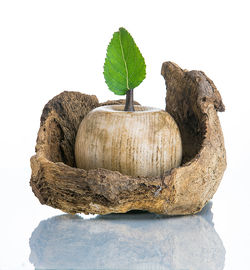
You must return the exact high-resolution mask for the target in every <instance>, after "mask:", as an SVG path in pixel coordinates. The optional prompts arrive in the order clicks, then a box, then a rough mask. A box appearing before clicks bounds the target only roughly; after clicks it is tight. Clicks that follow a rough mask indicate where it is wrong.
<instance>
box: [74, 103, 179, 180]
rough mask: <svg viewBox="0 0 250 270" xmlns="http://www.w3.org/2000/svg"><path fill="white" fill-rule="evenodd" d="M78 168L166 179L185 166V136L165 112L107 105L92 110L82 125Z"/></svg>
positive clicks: (76, 148) (79, 130)
mask: <svg viewBox="0 0 250 270" xmlns="http://www.w3.org/2000/svg"><path fill="white" fill-rule="evenodd" d="M75 159H76V165H77V167H78V168H82V169H86V170H90V169H96V168H105V169H109V170H112V171H119V172H121V173H122V174H127V175H131V176H144V177H154V176H162V175H164V173H165V172H166V171H169V170H170V169H172V168H176V167H178V166H179V165H180V164H181V159H182V145H181V135H180V131H179V128H178V126H177V124H176V123H175V121H174V119H173V118H172V117H171V115H170V114H169V113H167V112H165V111H163V110H161V109H157V108H152V107H145V106H140V105H135V111H134V112H128V111H124V105H107V106H101V107H98V108H96V109H94V110H92V111H91V112H90V113H88V115H87V116H86V117H84V119H83V121H82V122H81V124H80V127H79V129H78V132H77V136H76V143H75Z"/></svg>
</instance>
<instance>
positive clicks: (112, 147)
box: [75, 28, 182, 177]
mask: <svg viewBox="0 0 250 270" xmlns="http://www.w3.org/2000/svg"><path fill="white" fill-rule="evenodd" d="M104 77H105V81H106V83H107V85H108V87H109V89H110V90H111V91H113V92H114V93H115V94H117V95H125V94H126V104H125V106H122V105H109V106H102V107H99V108H96V109H94V110H92V111H91V112H90V113H89V114H88V115H87V116H86V117H85V118H84V119H83V121H82V122H81V124H80V126H79V130H78V132H77V136H76V143H75V159H76V164H77V167H78V168H82V169H86V170H90V169H95V168H106V169H109V170H113V171H119V172H121V173H122V174H126V175H132V176H144V177H154V176H155V177H157V176H162V175H163V174H164V173H165V172H167V171H169V170H170V169H172V168H175V167H178V166H179V165H180V164H181V159H182V143H181V136H180V131H179V128H178V126H177V124H176V123H175V121H174V119H173V118H172V117H171V116H170V114H168V113H167V112H165V111H163V110H160V109H156V108H152V107H144V106H139V105H134V104H133V89H134V88H135V87H137V86H138V85H139V84H140V83H141V82H142V81H143V80H144V79H145V77H146V66H145V61H144V58H143V56H142V55H141V53H140V51H139V49H138V47H137V46H136V44H135V42H134V40H133V38H132V36H131V35H130V34H129V33H128V32H127V30H125V29H124V28H120V29H119V31H118V32H115V33H114V35H113V38H112V40H111V42H110V43H109V46H108V49H107V56H106V60H105V64H104Z"/></svg>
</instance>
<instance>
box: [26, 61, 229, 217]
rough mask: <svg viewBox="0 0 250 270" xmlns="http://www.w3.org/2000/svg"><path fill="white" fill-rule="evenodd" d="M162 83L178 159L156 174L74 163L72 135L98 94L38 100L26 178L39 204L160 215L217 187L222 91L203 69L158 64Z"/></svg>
mask: <svg viewBox="0 0 250 270" xmlns="http://www.w3.org/2000/svg"><path fill="white" fill-rule="evenodd" d="M162 75H163V77H164V78H165V81H166V86H167V97H166V111H167V112H169V113H170V114H171V115H172V116H173V117H174V119H175V120H176V122H177V124H178V126H179V128H180V132H181V136H182V142H183V162H182V165H181V166H180V167H179V168H175V169H172V170H171V171H168V172H166V173H165V175H164V176H163V177H161V178H143V177H132V176H129V175H122V174H121V173H119V172H117V171H109V170H107V169H103V168H98V169H93V170H89V171H86V170H83V169H78V168H76V167H75V159H74V143H75V137H76V133H77V129H78V127H79V124H80V122H81V120H82V119H83V118H84V117H85V116H86V114H87V113H88V112H89V111H90V110H92V109H94V108H96V107H98V106H102V105H108V104H124V102H125V101H124V100H116V101H107V102H105V103H99V102H98V100H97V98H96V96H90V95H84V94H81V93H78V92H63V93H61V94H59V95H58V96H56V97H54V98H53V99H52V100H51V101H49V102H48V104H47V105H46V106H45V107H44V110H43V113H42V116H41V124H40V129H39V132H38V137H37V144H36V155H34V156H33V157H31V168H32V175H31V180H30V185H31V187H32V190H33V192H34V194H35V195H36V196H37V197H38V199H39V200H40V202H41V203H42V204H47V205H49V206H52V207H54V208H59V209H61V210H62V211H64V212H67V213H85V214H88V213H92V214H108V213H125V212H127V211H129V210H134V209H137V210H146V211H149V212H155V213H160V214H166V215H185V214H194V213H196V212H199V211H200V210H201V209H202V208H203V207H204V205H205V204H206V203H207V202H208V201H209V200H210V199H211V198H212V197H213V195H214V193H215V192H216V190H217V188H218V186H219V184H220V181H221V179H222V176H223V173H224V171H225V169H226V152H225V147H224V139H223V134H222V130H221V126H220V122H219V118H218V116H217V111H224V105H223V103H222V100H221V97H220V94H219V92H218V90H217V89H216V87H215V85H214V84H213V82H212V81H211V80H210V79H209V78H208V77H207V76H206V75H205V74H204V73H203V72H201V71H186V70H182V69H181V68H180V67H178V66H177V65H176V64H174V63H172V62H165V63H163V65H162Z"/></svg>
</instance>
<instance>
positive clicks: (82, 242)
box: [30, 203, 225, 270]
mask: <svg viewBox="0 0 250 270" xmlns="http://www.w3.org/2000/svg"><path fill="white" fill-rule="evenodd" d="M210 207H211V204H210V203H209V204H208V205H207V206H206V207H205V208H204V210H203V211H202V212H201V214H198V215H195V216H185V217H174V218H169V217H164V216H159V215H156V214H150V213H136V214H135V213H128V214H120V215H117V214H116V215H115V214H112V215H105V216H97V217H96V218H94V219H87V220H84V219H82V218H81V217H79V216H72V215H61V216H56V217H53V218H50V219H47V220H44V221H41V222H40V224H39V226H38V227H37V228H36V229H35V230H34V232H33V233H32V236H31V238H30V248H31V254H30V262H31V263H33V264H34V266H35V268H36V269H82V270H83V269H86V270H87V269H116V270H117V269H120V270H121V269H122V270H125V269H131V270H138V269H141V270H149V269H152V270H163V269H164V270H183V269H192V270H203V269H204V270H222V269H223V266H224V261H225V249H224V247H223V243H222V241H221V239H220V237H219V235H218V234H217V233H216V231H215V229H214V226H213V222H212V220H211V218H212V213H211V210H210Z"/></svg>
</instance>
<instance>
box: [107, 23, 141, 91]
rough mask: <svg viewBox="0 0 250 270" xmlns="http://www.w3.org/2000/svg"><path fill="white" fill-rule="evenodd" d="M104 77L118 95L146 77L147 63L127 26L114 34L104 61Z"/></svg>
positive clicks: (132, 87)
mask: <svg viewBox="0 0 250 270" xmlns="http://www.w3.org/2000/svg"><path fill="white" fill-rule="evenodd" d="M103 74H104V78H105V81H106V83H107V85H108V87H109V89H110V90H111V91H112V92H114V93H115V94H116V95H125V94H126V93H127V91H128V90H130V89H134V88H135V87H137V86H138V85H139V84H140V83H141V82H142V81H143V80H144V79H145V77H146V65H145V61H144V58H143V56H142V55H141V52H140V51H139V49H138V47H137V45H136V44H135V42H134V40H133V38H132V36H131V35H130V34H129V32H128V31H127V30H126V29H125V28H120V29H119V31H118V32H115V33H114V34H113V38H112V39H111V41H110V43H109V45H108V49H107V55H106V59H105V63H104V72H103Z"/></svg>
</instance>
